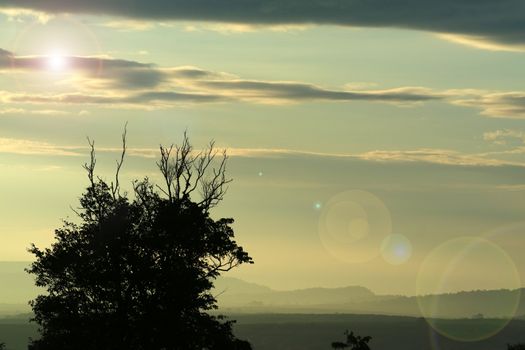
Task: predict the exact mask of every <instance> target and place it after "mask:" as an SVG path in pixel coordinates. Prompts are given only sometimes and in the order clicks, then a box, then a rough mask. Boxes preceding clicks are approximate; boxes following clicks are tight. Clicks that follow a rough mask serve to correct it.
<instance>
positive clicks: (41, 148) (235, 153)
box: [0, 138, 525, 167]
mask: <svg viewBox="0 0 525 350" xmlns="http://www.w3.org/2000/svg"><path fill="white" fill-rule="evenodd" d="M219 150H224V151H226V153H227V154H228V156H229V157H233V158H237V157H240V158H289V157H302V158H324V159H341V160H343V159H353V160H363V161H371V162H394V163H430V164H440V165H450V166H488V167H495V166H519V167H525V162H511V161H506V160H500V159H497V158H494V155H495V154H496V153H484V154H483V153H479V154H465V153H461V152H457V151H453V150H447V149H415V150H373V151H367V152H362V153H326V152H312V151H305V150H292V149H279V148H235V147H228V148H223V149H219ZM96 151H97V153H115V154H116V155H118V154H119V153H120V152H121V151H122V149H121V148H120V147H96ZM88 152H89V147H87V146H85V145H56V144H52V143H49V142H43V141H37V140H28V139H16V138H0V153H12V154H24V155H42V156H86V155H87V154H88ZM126 152H127V154H128V155H130V156H134V157H141V158H157V157H158V155H159V149H158V148H133V147H129V148H127V150H126ZM195 152H198V150H195Z"/></svg>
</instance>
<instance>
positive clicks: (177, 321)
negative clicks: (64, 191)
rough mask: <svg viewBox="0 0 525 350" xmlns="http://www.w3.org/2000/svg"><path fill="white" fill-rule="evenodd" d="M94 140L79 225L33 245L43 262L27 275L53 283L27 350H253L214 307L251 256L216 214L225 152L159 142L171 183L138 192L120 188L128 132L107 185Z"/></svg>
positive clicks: (142, 186)
mask: <svg viewBox="0 0 525 350" xmlns="http://www.w3.org/2000/svg"><path fill="white" fill-rule="evenodd" d="M90 145H91V150H92V152H91V162H90V163H87V164H85V166H84V168H85V169H86V170H87V173H88V178H89V180H90V186H89V187H88V188H87V190H86V191H85V192H84V194H83V195H82V196H81V198H80V208H79V209H78V210H77V211H76V212H77V214H78V215H79V217H80V223H73V222H69V221H65V222H64V225H63V226H62V227H61V228H59V229H57V230H56V231H55V242H54V243H53V245H52V246H51V248H46V249H39V248H37V247H36V246H34V245H32V247H31V248H30V249H29V250H30V252H31V253H33V254H34V255H35V257H36V261H35V262H34V263H33V264H32V265H31V267H30V268H29V269H28V272H29V273H31V274H33V275H34V276H35V277H36V284H37V285H38V286H40V287H44V288H46V289H47V294H45V295H40V296H38V297H37V298H36V299H35V300H33V301H32V302H31V306H32V308H33V311H34V313H35V317H34V319H33V321H35V322H37V323H38V324H39V326H40V333H41V338H40V339H38V340H33V341H32V343H31V345H30V349H38V350H47V349H50V350H62V349H71V350H73V349H74V350H83V349H85V350H103V349H108V350H110V349H111V350H113V349H133V350H156V349H159V350H160V349H165V350H178V349H180V350H192V349H198V350H203V349H210V350H212V349H232V350H234V349H238V350H241V349H242V350H247V349H251V346H250V344H249V343H247V342H244V341H240V340H238V339H236V338H235V336H234V335H233V333H232V321H228V320H225V319H224V318H223V317H220V316H219V317H217V316H212V315H210V314H209V313H208V312H209V311H210V310H212V309H215V308H216V300H215V298H214V297H213V295H212V294H211V293H210V289H211V288H212V286H213V280H214V279H215V278H216V277H217V276H218V275H219V274H220V273H221V272H222V271H228V270H230V269H232V268H234V267H235V266H237V265H239V264H242V263H252V259H251V258H250V257H249V255H248V254H247V253H246V252H245V251H244V250H243V249H242V247H240V246H239V245H237V243H236V242H235V240H234V232H233V230H232V228H231V224H232V223H233V219H226V218H222V219H218V220H214V219H212V218H211V217H210V215H209V211H210V209H212V208H213V207H214V206H215V205H217V204H218V203H219V202H220V200H222V198H223V195H224V193H225V190H226V188H225V186H226V185H227V184H228V183H229V181H230V180H228V179H226V178H225V164H226V155H225V154H223V155H222V159H216V158H220V157H216V155H217V152H216V151H215V150H214V147H213V143H211V144H210V146H209V147H208V148H207V149H206V150H204V151H202V152H201V153H198V154H195V152H194V151H193V150H192V147H191V146H190V144H189V141H188V138H187V137H186V135H184V142H183V144H182V146H180V147H170V148H164V147H161V160H160V161H159V162H158V166H159V169H160V171H161V173H162V176H163V178H164V180H165V186H164V187H160V186H155V185H153V184H152V183H150V181H149V180H148V179H147V178H145V179H144V180H141V181H135V182H134V183H133V185H134V186H133V188H134V191H133V192H134V193H133V194H134V195H133V197H132V198H131V197H130V196H128V195H127V194H123V195H121V193H120V186H119V171H120V168H121V166H122V162H123V160H124V156H125V153H126V134H125V132H124V134H123V152H122V157H121V158H120V160H119V161H117V171H116V176H115V180H114V182H111V183H110V184H108V183H107V182H105V181H104V180H102V179H100V178H97V177H95V176H94V169H95V163H96V159H95V148H94V143H93V142H91V141H90ZM158 190H160V192H159V191H158ZM198 192H200V194H201V195H200V197H199V198H198V199H194V198H192V195H194V194H195V196H194V197H197V193H198Z"/></svg>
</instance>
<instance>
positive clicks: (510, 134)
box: [483, 129, 525, 145]
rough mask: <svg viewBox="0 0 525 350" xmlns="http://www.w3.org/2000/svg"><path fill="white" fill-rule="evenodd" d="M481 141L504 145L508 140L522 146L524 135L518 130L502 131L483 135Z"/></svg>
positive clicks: (524, 140) (524, 139)
mask: <svg viewBox="0 0 525 350" xmlns="http://www.w3.org/2000/svg"><path fill="white" fill-rule="evenodd" d="M483 139H484V140H485V141H488V142H491V143H494V144H497V145H506V144H507V143H508V141H509V140H515V141H518V142H519V143H520V144H523V143H524V142H525V135H524V134H523V132H522V131H519V130H511V129H503V130H494V131H489V132H486V133H483Z"/></svg>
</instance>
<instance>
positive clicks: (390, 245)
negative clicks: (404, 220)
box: [381, 234, 412, 265]
mask: <svg viewBox="0 0 525 350" xmlns="http://www.w3.org/2000/svg"><path fill="white" fill-rule="evenodd" d="M381 256H382V257H383V259H384V260H385V261H386V262H387V263H389V264H392V265H401V264H403V263H405V262H407V261H408V259H410V257H411V256H412V244H411V243H410V241H409V240H408V238H406V237H405V236H403V235H399V234H391V235H389V236H387V237H386V238H385V239H384V240H383V242H382V243H381Z"/></svg>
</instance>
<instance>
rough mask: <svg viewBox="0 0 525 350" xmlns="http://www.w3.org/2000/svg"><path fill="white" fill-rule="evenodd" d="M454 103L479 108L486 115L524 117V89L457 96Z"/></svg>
mask: <svg viewBox="0 0 525 350" xmlns="http://www.w3.org/2000/svg"><path fill="white" fill-rule="evenodd" d="M454 103H455V104H457V105H461V106H467V107H473V108H480V109H481V110H482V111H481V114H483V115H485V116H488V117H496V118H509V119H525V91H509V92H497V93H485V94H479V95H473V96H470V97H468V98H464V99H463V98H459V99H457V100H455V101H454Z"/></svg>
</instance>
